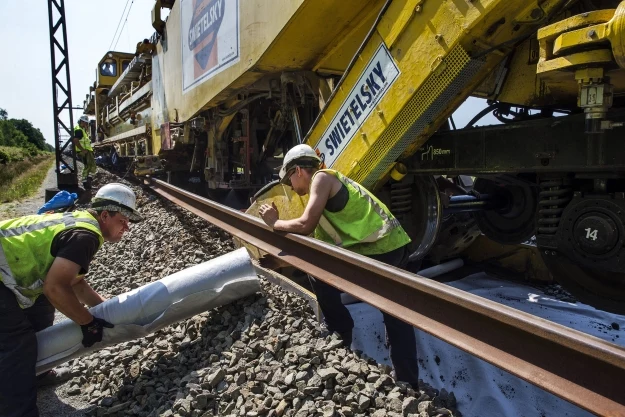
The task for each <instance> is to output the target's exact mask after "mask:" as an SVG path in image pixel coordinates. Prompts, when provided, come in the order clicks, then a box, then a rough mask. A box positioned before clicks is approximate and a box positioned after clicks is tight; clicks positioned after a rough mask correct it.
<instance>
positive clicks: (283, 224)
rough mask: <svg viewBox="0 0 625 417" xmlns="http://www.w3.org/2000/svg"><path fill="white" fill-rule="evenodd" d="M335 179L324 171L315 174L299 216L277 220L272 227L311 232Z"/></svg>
mask: <svg viewBox="0 0 625 417" xmlns="http://www.w3.org/2000/svg"><path fill="white" fill-rule="evenodd" d="M335 181H338V180H337V179H336V177H334V176H333V175H330V174H326V173H325V172H319V173H318V174H317V175H315V177H314V179H313V181H312V184H311V185H310V198H309V199H308V204H307V205H306V209H305V210H304V213H303V214H302V215H301V217H299V218H297V219H293V220H278V221H276V222H275V224H274V226H273V228H274V229H275V230H281V231H284V232H291V233H298V234H303V235H308V234H310V233H312V232H313V230H315V227H317V224H318V223H319V219H320V218H321V215H322V214H323V209H324V208H325V206H326V203H327V202H328V198H330V192H331V191H332V186H333V185H334V182H335Z"/></svg>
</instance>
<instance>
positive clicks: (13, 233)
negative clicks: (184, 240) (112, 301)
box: [0, 184, 141, 417]
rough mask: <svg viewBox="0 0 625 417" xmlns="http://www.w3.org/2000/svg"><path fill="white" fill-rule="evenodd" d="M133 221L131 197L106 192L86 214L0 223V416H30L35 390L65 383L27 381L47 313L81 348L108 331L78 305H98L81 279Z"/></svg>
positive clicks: (123, 191) (115, 189)
mask: <svg viewBox="0 0 625 417" xmlns="http://www.w3.org/2000/svg"><path fill="white" fill-rule="evenodd" d="M140 219H141V216H140V215H139V213H138V212H137V210H136V209H135V194H134V192H133V191H132V190H131V189H130V188H129V187H127V186H125V185H123V184H107V185H105V186H104V187H102V188H100V190H98V192H97V194H96V195H95V197H94V199H93V203H92V208H91V209H89V210H85V211H75V212H73V213H60V214H42V215H33V216H25V217H20V218H16V219H12V220H5V221H2V222H0V375H2V376H3V377H2V378H0V416H3V417H18V416H20V417H24V416H28V417H31V416H38V415H39V413H38V411H37V385H38V384H39V385H41V384H42V383H45V380H46V379H47V380H48V381H47V382H48V383H50V382H61V381H62V380H63V379H66V376H67V375H59V374H55V373H54V372H55V371H50V372H49V373H47V374H43V375H40V378H39V379H38V378H37V376H36V375H35V366H36V362H37V338H36V336H35V332H38V331H40V330H43V329H45V328H46V327H49V326H51V325H52V324H53V322H54V310H55V308H56V309H58V310H59V311H60V312H61V313H63V314H64V315H65V316H67V317H68V318H70V319H71V320H73V321H74V322H76V323H77V324H78V325H80V327H81V329H82V334H83V339H82V344H83V345H84V346H86V347H89V346H91V345H93V344H94V343H96V342H100V341H102V333H103V329H104V328H105V327H109V328H110V327H113V325H112V324H110V323H108V322H106V321H104V320H102V319H99V318H97V317H94V316H92V315H91V313H90V312H89V310H88V309H87V308H85V307H84V306H83V305H82V304H81V303H84V304H86V305H88V306H90V307H93V306H95V305H98V304H100V303H102V302H103V301H105V300H104V298H102V297H101V296H100V295H99V294H98V293H97V292H95V291H94V290H93V289H92V288H91V287H90V286H89V284H87V282H86V281H85V280H84V274H86V273H87V270H88V268H89V264H90V263H91V260H92V259H93V257H94V255H95V253H96V252H97V251H98V249H99V248H100V246H101V245H102V243H103V242H104V241H107V242H119V241H120V240H121V238H122V236H123V235H124V233H125V232H126V231H128V230H129V227H128V222H129V221H138V220H140ZM66 374H69V371H67V372H66ZM41 377H42V378H41ZM42 379H43V380H44V381H42Z"/></svg>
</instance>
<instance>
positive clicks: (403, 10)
mask: <svg viewBox="0 0 625 417" xmlns="http://www.w3.org/2000/svg"><path fill="white" fill-rule="evenodd" d="M414 4H415V2H410V1H403V2H393V3H392V4H391V5H390V7H389V9H388V10H387V12H386V13H385V15H384V17H383V18H382V21H381V22H380V24H379V25H378V27H377V33H375V34H374V35H373V36H372V38H371V39H370V40H369V42H368V44H367V46H366V47H365V48H364V49H363V51H362V53H361V54H360V57H359V58H358V59H357V60H356V62H355V64H354V66H353V68H351V69H350V71H349V73H348V74H347V75H346V77H345V79H344V82H343V84H342V85H341V86H340V87H339V89H338V91H336V92H335V96H334V98H333V100H331V102H330V103H328V105H327V106H326V107H325V108H324V111H323V113H322V114H321V117H320V118H319V120H318V123H317V124H316V125H315V126H314V127H313V129H312V130H311V132H309V135H308V136H307V139H306V141H307V143H309V144H311V145H313V146H322V145H323V143H325V142H321V141H325V140H326V138H327V137H328V133H326V130H327V128H328V126H329V125H330V124H331V123H334V124H336V120H335V119H334V116H335V115H336V114H337V113H338V112H340V111H342V110H343V109H344V108H345V107H344V103H345V102H346V101H347V98H348V97H349V96H350V92H351V91H352V88H353V87H354V86H355V84H356V83H357V82H358V80H359V79H361V75H362V74H363V71H364V70H365V68H367V65H368V63H369V62H370V60H371V59H372V57H374V56H376V52H377V51H378V47H379V46H380V45H382V44H385V45H387V46H388V45H389V41H392V43H393V45H392V48H390V51H391V54H392V57H393V59H394V61H395V63H396V64H397V66H398V67H399V70H400V72H401V73H400V75H399V76H398V78H397V79H396V80H395V81H394V83H393V84H392V85H391V86H390V87H389V88H388V90H387V92H386V93H385V95H384V96H383V97H382V98H381V100H380V101H379V102H378V103H377V105H376V108H375V110H374V111H373V112H372V113H371V114H370V115H369V116H368V117H366V119H365V120H364V121H359V123H360V124H359V125H358V126H357V133H356V134H355V135H354V136H353V137H352V138H351V140H350V137H351V136H349V137H348V136H344V138H345V141H347V144H346V145H345V144H343V142H341V143H339V145H340V146H341V147H344V149H343V150H342V152H341V153H340V154H339V156H338V157H336V159H335V160H334V159H333V158H335V157H334V156H333V157H332V160H333V161H334V162H333V164H332V166H331V167H332V168H334V169H337V170H339V171H341V172H343V173H344V174H346V175H348V176H350V177H352V178H354V179H355V180H357V181H360V182H362V183H363V185H365V186H366V187H374V186H375V183H376V182H377V181H378V180H379V179H380V178H383V177H384V176H385V175H387V174H388V172H389V170H390V169H391V167H392V165H393V164H394V162H395V160H396V159H397V158H400V156H401V157H405V156H407V155H409V154H410V153H412V152H414V151H416V149H418V148H419V147H421V146H422V145H423V143H424V142H425V140H426V139H427V138H428V137H429V135H430V134H431V133H433V132H434V131H435V130H436V129H437V128H438V126H439V125H440V124H441V123H442V122H443V121H444V120H445V119H446V117H448V115H449V113H451V111H453V109H454V108H455V107H456V106H457V104H458V103H459V102H461V101H462V100H463V99H464V97H466V96H467V95H468V94H469V93H470V92H471V91H472V89H473V88H474V87H475V86H477V85H478V83H479V82H480V81H481V79H483V78H484V77H485V76H486V75H487V74H488V73H489V72H490V71H491V70H493V69H494V68H495V66H496V65H497V64H498V63H499V62H500V60H501V59H502V58H503V57H504V56H505V52H502V53H500V54H489V55H487V56H485V58H484V60H474V59H470V58H469V54H468V52H467V50H466V49H465V48H473V49H475V48H476V45H477V49H478V51H479V49H490V48H491V45H493V46H494V45H498V44H501V43H502V42H506V41H509V40H510V37H511V36H512V35H511V33H513V32H512V31H511V30H510V29H511V25H512V23H511V22H510V20H508V19H511V20H512V21H514V20H515V17H516V16H520V17H521V18H523V16H525V15H526V14H528V7H531V6H532V3H530V4H527V3H520V2H509V1H504V0H490V1H480V2H475V3H472V4H468V3H466V2H460V1H443V2H437V3H429V2H427V1H426V2H424V3H423V4H422V8H421V10H420V11H419V12H418V13H416V12H415V6H414ZM431 4H432V5H433V6H430V5H431ZM561 4H562V1H557V0H553V1H545V2H542V3H541V7H542V10H544V11H545V13H546V15H548V14H549V13H550V12H552V11H553V10H555V9H556V8H557V7H559V6H560V5H561ZM518 26H519V28H515V30H516V32H515V33H514V36H515V37H518V36H520V35H521V34H522V33H523V30H526V31H527V32H528V33H529V32H530V31H531V30H532V27H531V25H527V24H518ZM500 48H501V47H500ZM495 49H496V48H495ZM502 49H503V48H502ZM480 66H482V70H481V71H479V72H478V70H477V69H478V68H479V67H480ZM345 114H347V112H346V113H345ZM354 126H356V125H354ZM322 147H323V146H322ZM323 149H324V152H325V150H326V149H328V148H327V147H323ZM324 155H325V154H324ZM332 160H331V161H330V162H329V163H332Z"/></svg>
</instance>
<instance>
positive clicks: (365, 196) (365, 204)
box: [317, 169, 410, 247]
mask: <svg viewBox="0 0 625 417" xmlns="http://www.w3.org/2000/svg"><path fill="white" fill-rule="evenodd" d="M318 172H327V173H329V174H332V175H334V176H335V177H336V178H337V179H338V180H339V181H340V182H341V183H342V184H344V185H345V186H346V187H347V189H348V192H349V193H350V196H351V197H350V199H349V200H348V202H347V206H346V207H345V208H344V209H343V210H341V212H344V211H345V210H347V211H350V204H351V205H352V206H351V210H356V213H350V214H352V215H354V214H356V216H357V217H358V216H360V217H359V218H360V219H363V218H365V217H366V218H368V219H370V222H369V223H368V224H367V226H374V225H375V224H376V223H378V224H379V226H378V227H376V228H375V229H373V230H370V228H367V229H365V230H364V231H366V232H367V233H369V234H368V235H367V236H363V237H358V240H357V241H354V238H355V236H358V235H359V234H358V233H357V232H356V229H353V230H350V228H349V227H348V225H349V220H348V219H343V220H342V222H343V223H344V225H343V226H344V227H343V234H344V236H345V237H346V238H351V239H352V241H351V242H350V241H348V242H345V239H344V238H342V237H341V232H340V231H339V230H337V228H336V227H335V225H334V224H333V222H332V220H330V219H329V218H328V217H327V216H326V214H327V215H328V216H330V215H332V216H335V215H338V213H341V212H338V213H331V212H325V210H324V214H322V215H321V218H320V219H319V223H318V228H319V229H321V230H323V232H324V233H325V234H326V235H327V237H329V238H330V239H332V242H328V243H334V244H335V245H337V246H344V247H350V246H354V245H359V244H362V243H375V242H378V241H380V240H382V239H384V238H387V237H388V236H389V235H390V233H391V232H392V231H393V230H394V229H396V228H401V224H400V223H399V220H397V219H396V218H395V217H394V216H393V215H392V214H391V213H390V211H388V209H387V208H386V207H385V206H383V204H382V203H380V202H378V201H377V199H375V198H373V197H372V195H371V194H370V193H369V192H368V191H367V190H365V189H364V188H363V187H362V186H361V185H360V184H358V183H357V182H355V181H353V180H351V179H349V178H347V177H345V176H344V175H342V174H341V173H340V172H337V171H334V170H329V169H328V170H321V171H318ZM354 197H356V200H354V199H353V198H354ZM358 204H360V207H362V209H358V208H356V207H358ZM354 205H356V206H354ZM361 210H362V213H361V212H360V211H361ZM371 211H373V213H371ZM367 213H368V214H367ZM339 216H340V215H339ZM368 216H373V217H368ZM376 217H377V220H376ZM339 218H340V217H339ZM335 221H338V219H336V220H335ZM335 224H337V227H339V228H341V226H340V225H338V223H335ZM402 230H403V229H402ZM360 231H363V230H362V229H360ZM401 235H402V237H401V239H402V243H404V244H407V243H408V242H410V238H409V237H408V236H407V235H405V232H403V231H402V233H401ZM403 235H405V237H403ZM317 237H318V238H320V239H322V240H325V239H324V238H323V237H322V235H318V236H317ZM393 239H395V238H393ZM345 245H347V246H345ZM391 246H392V245H391Z"/></svg>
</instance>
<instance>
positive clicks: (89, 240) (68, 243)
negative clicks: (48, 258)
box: [50, 229, 100, 275]
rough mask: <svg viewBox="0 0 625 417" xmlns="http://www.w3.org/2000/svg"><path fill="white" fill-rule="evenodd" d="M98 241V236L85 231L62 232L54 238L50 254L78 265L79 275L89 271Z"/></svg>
mask: <svg viewBox="0 0 625 417" xmlns="http://www.w3.org/2000/svg"><path fill="white" fill-rule="evenodd" d="M99 246H100V241H99V240H98V236H97V235H96V234H95V233H93V232H91V231H89V230H85V229H69V230H64V231H62V232H61V233H59V234H58V235H56V236H55V237H54V240H52V246H51V247H50V254H51V255H52V256H54V257H55V258H56V257H59V258H64V259H67V260H70V261H72V262H74V263H76V264H78V265H80V272H79V274H80V275H83V274H86V273H87V271H89V264H90V263H91V260H92V259H93V257H94V256H95V254H96V252H97V251H98V248H99Z"/></svg>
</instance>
